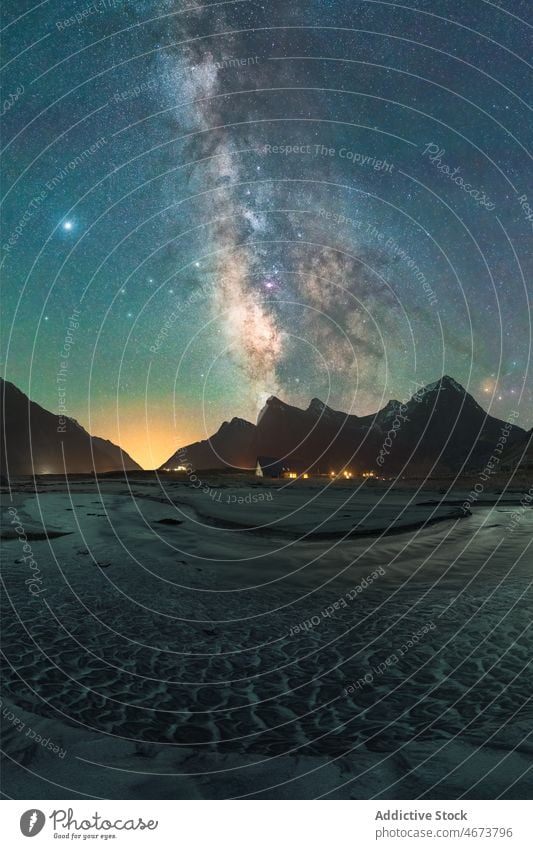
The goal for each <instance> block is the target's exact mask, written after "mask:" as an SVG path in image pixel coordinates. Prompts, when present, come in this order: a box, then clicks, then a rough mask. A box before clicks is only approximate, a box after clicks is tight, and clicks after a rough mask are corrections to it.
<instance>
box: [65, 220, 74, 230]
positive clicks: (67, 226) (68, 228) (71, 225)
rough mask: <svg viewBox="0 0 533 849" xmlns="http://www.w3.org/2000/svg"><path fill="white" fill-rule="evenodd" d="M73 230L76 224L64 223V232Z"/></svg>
mask: <svg viewBox="0 0 533 849" xmlns="http://www.w3.org/2000/svg"><path fill="white" fill-rule="evenodd" d="M73 229H74V224H73V222H72V221H63V230H67V231H69V230H73Z"/></svg>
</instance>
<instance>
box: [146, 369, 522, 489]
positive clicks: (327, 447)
mask: <svg viewBox="0 0 533 849" xmlns="http://www.w3.org/2000/svg"><path fill="white" fill-rule="evenodd" d="M508 430H509V432H508V433H506V434H505V436H504V437H503V438H504V448H505V451H504V452H503V453H502V456H509V457H511V456H512V451H513V450H515V449H516V450H518V448H519V446H520V445H521V444H524V440H525V439H526V436H527V434H526V432H525V431H524V430H523V429H522V428H520V427H518V426H517V425H515V424H513V425H512V427H511V428H510V429H508ZM504 431H506V423H505V422H503V421H501V420H499V419H497V418H494V417H493V416H491V415H489V414H488V413H487V412H486V411H485V410H483V408H482V407H481V406H480V405H479V404H478V403H477V401H476V400H475V399H474V398H473V397H472V396H471V395H470V394H469V393H468V392H466V390H465V389H464V388H463V387H462V386H461V385H460V384H459V383H458V382H457V381H456V380H454V379H453V378H452V377H449V376H448V375H444V376H443V377H442V378H440V379H439V380H437V381H435V382H434V383H430V384H428V385H427V386H425V387H421V388H420V389H419V390H418V391H417V392H416V393H415V394H414V395H413V397H412V398H410V400H409V401H408V402H407V403H406V404H403V405H402V404H401V403H400V402H399V401H397V400H390V401H389V402H388V403H387V404H386V405H385V406H384V407H383V408H382V409H381V410H378V412H377V413H374V414H372V415H365V416H357V415H354V414H353V413H350V414H348V413H343V412H341V411H339V410H333V409H332V408H331V407H328V406H327V405H326V404H324V403H323V402H322V401H321V400H320V399H318V398H313V400H312V401H311V403H310V404H309V406H308V407H307V409H305V410H302V409H300V408H299V407H294V406H292V405H290V404H287V403H286V402H285V401H282V400H280V399H279V398H276V397H275V396H271V397H270V398H269V399H268V401H267V402H266V405H265V407H264V408H263V410H262V411H261V413H260V415H259V418H258V422H257V424H256V425H254V424H252V423H251V422H247V421H244V420H243V419H237V418H234V419H232V420H231V421H230V422H224V424H223V425H222V426H221V428H220V429H219V430H218V431H217V432H216V433H215V434H214V435H213V436H212V437H210V438H209V439H206V440H203V441H201V442H196V443H194V444H192V445H187V446H184V447H183V448H181V449H179V450H178V451H177V452H175V453H174V454H173V455H172V456H171V457H169V459H168V460H167V461H166V462H165V463H163V464H162V467H161V468H164V469H169V468H176V467H177V466H179V465H183V464H184V463H185V462H188V463H190V465H191V467H192V468H194V469H198V470H200V469H223V468H227V467H233V468H240V469H254V468H255V465H256V459H257V457H258V456H262V455H264V456H269V457H276V458H279V459H283V460H285V461H286V465H288V466H290V465H291V462H292V463H293V464H297V465H298V467H299V468H305V469H308V470H309V471H310V472H322V473H328V472H329V471H331V470H333V471H337V470H340V469H344V468H348V467H349V468H350V469H351V470H352V471H354V472H355V473H357V472H361V471H363V470H364V471H374V472H380V473H381V474H382V475H384V476H387V475H388V474H394V475H397V474H405V475H406V476H409V475H418V474H428V473H430V472H438V473H456V472H458V471H461V470H464V471H471V470H474V469H476V468H482V467H483V464H484V463H485V462H486V461H487V460H488V458H489V457H490V456H491V454H492V453H493V452H494V450H495V449H496V448H497V446H498V444H499V443H500V444H501V442H500V441H501V439H502V435H503V434H504Z"/></svg>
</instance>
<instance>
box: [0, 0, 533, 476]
mask: <svg viewBox="0 0 533 849" xmlns="http://www.w3.org/2000/svg"><path fill="white" fill-rule="evenodd" d="M3 5H4V12H3V20H2V26H3V33H2V35H3V44H4V49H3V62H4V66H3V71H2V74H3V78H2V106H1V121H2V125H3V132H2V148H3V155H2V161H3V175H4V177H3V186H2V197H3V200H2V238H1V244H0V256H1V264H2V300H3V330H4V332H3V334H2V368H3V374H4V375H5V377H6V378H7V379H9V380H12V381H13V382H14V383H15V384H16V385H17V386H19V387H20V388H21V389H22V390H23V391H25V392H26V393H28V394H29V395H30V397H31V398H32V399H33V400H35V401H37V402H39V403H40V404H42V405H43V406H45V407H46V408H48V409H50V410H51V411H53V412H57V409H58V386H59V384H58V379H57V376H58V374H59V373H62V374H63V376H65V381H64V382H63V384H62V386H63V388H64V389H65V390H66V407H67V410H68V414H69V415H71V416H73V417H74V418H76V419H77V420H78V421H79V422H80V423H81V424H83V426H84V427H86V428H87V429H88V430H89V431H90V432H91V433H93V434H95V435H98V436H104V437H107V438H109V439H112V440H113V441H115V442H118V443H120V444H121V446H122V447H123V448H125V449H126V450H127V451H128V452H129V453H130V454H131V455H132V456H133V457H134V458H135V459H136V460H137V461H138V462H140V463H141V464H142V465H143V466H145V467H147V468H151V467H154V466H156V465H159V464H160V463H162V462H163V461H164V460H166V459H167V457H168V456H169V455H170V454H171V453H172V452H173V451H175V450H176V449H177V448H178V447H179V446H180V445H184V444H187V443H188V442H190V441H193V440H195V439H200V438H204V437H206V436H207V435H209V434H211V433H213V432H214V431H215V430H216V429H217V428H218V427H219V425H220V424H221V422H222V421H224V420H227V419H229V418H231V417H233V416H235V415H237V416H240V417H243V418H247V419H249V420H252V421H254V420H255V419H256V417H257V414H258V412H259V411H260V409H261V408H262V406H263V405H264V402H265V400H266V398H267V397H268V396H269V395H271V394H275V395H278V396H279V397H281V398H282V399H283V400H285V401H287V402H289V403H294V404H296V405H298V406H307V404H308V403H309V401H310V399H311V398H313V397H319V398H321V399H322V400H323V401H325V402H327V403H328V404H329V405H330V406H332V407H334V408H337V409H342V410H346V411H350V412H352V413H358V414H361V415H364V414H367V413H370V412H373V411H375V410H377V409H378V408H379V407H381V406H383V405H384V404H385V403H386V402H387V400H388V399H389V398H398V399H400V400H401V399H405V398H408V397H409V396H410V395H411V394H413V393H414V392H415V391H416V389H417V388H418V387H419V386H420V385H421V384H425V383H428V382H430V381H433V380H436V379H437V378H438V377H439V376H440V375H442V374H444V373H446V374H450V375H452V376H453V377H454V378H455V379H456V380H458V381H459V382H460V383H462V384H463V386H465V388H466V389H467V390H468V391H469V392H471V393H472V394H473V395H474V397H475V398H476V399H477V400H478V401H479V402H480V403H481V404H482V405H483V406H484V408H485V409H487V410H489V411H490V412H491V413H492V414H493V415H495V416H497V417H498V418H502V419H505V418H506V417H507V416H508V415H509V414H510V413H511V411H514V410H518V411H519V418H518V420H517V421H518V423H519V424H520V425H522V427H531V426H532V425H533V390H532V387H533V382H532V380H531V364H530V351H531V230H532V223H533V185H532V182H531V162H530V154H529V153H528V150H530V149H531V127H532V122H531V112H530V106H529V105H528V103H527V100H528V95H529V92H530V91H531V90H532V80H531V65H530V64H528V59H530V58H531V49H530V44H531V41H530V39H531V24H532V23H533V15H532V14H531V11H532V10H531V5H530V3H529V2H527V0H523V2H522V0H503V2H485V0H472V1H471V2H468V3H465V2H464V0H409V2H408V3H403V4H399V3H394V2H381V0H307V2H301V0H295V2H290V3H288V2H286V0H283V2H280V0H264V2H254V0H230V2H216V3H206V4H205V5H200V4H199V3H198V4H197V5H196V6H194V7H193V6H192V4H190V3H187V2H185V0H157V2H143V1H142V0H141V1H140V2H135V0H132V1H131V2H129V1H128V0H95V2H94V3H91V2H86V0H77V2H66V0H44V2H40V3H36V4H34V3H33V2H28V0H6V2H5V3H4V4H3ZM61 369H63V372H61ZM63 398H65V396H63Z"/></svg>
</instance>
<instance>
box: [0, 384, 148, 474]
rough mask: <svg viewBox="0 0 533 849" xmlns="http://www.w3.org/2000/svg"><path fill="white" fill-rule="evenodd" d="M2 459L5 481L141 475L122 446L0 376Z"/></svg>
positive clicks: (0, 458) (0, 441)
mask: <svg viewBox="0 0 533 849" xmlns="http://www.w3.org/2000/svg"><path fill="white" fill-rule="evenodd" d="M0 419H1V433H0V460H1V463H2V469H3V471H2V474H4V475H5V476H6V477H7V476H8V475H10V476H18V475H32V474H36V475H38V474H64V473H65V471H66V473H67V474H83V473H88V472H92V471H93V470H94V471H96V472H100V473H101V472H113V471H123V470H125V471H142V469H141V466H139V464H138V463H136V462H135V460H133V459H132V457H130V456H129V454H128V453H127V452H126V451H124V449H123V448H121V447H120V446H119V445H115V443H114V442H111V440H109V439H105V438H103V437H100V436H92V435H91V434H90V433H89V432H88V431H86V430H85V428H84V427H83V426H82V425H81V424H80V423H79V422H78V421H77V420H76V419H74V418H71V417H67V416H58V415H55V414H54V413H51V412H50V411H49V410H47V409H46V408H45V407H43V406H41V404H38V403H37V402H36V401H32V400H31V399H30V398H29V397H28V396H27V395H26V394H25V393H24V392H22V390H21V389H19V388H18V386H15V384H14V383H11V382H10V381H8V380H4V378H0Z"/></svg>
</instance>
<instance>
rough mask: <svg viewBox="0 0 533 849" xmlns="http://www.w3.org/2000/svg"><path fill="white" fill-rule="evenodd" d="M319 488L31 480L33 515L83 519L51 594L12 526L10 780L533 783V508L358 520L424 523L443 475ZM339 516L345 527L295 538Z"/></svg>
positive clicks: (175, 793)
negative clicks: (34, 590) (69, 484)
mask: <svg viewBox="0 0 533 849" xmlns="http://www.w3.org/2000/svg"><path fill="white" fill-rule="evenodd" d="M310 494H311V497H313V491H312V490H311V488H309V489H306V490H302V492H301V493H294V492H289V493H288V494H284V493H281V494H279V495H278V497H277V500H276V501H275V502H274V501H273V503H275V504H276V508H275V510H271V512H270V513H269V512H268V509H267V506H268V505H266V504H262V505H260V507H257V506H254V507H253V508H250V506H249V505H247V506H246V507H245V506H243V507H242V508H241V509H239V510H238V511H235V510H234V508H233V507H231V510H232V512H231V513H228V509H227V508H224V507H221V506H220V502H218V503H216V502H215V501H214V500H213V499H210V498H206V497H205V496H204V495H202V494H201V493H197V494H194V493H192V492H191V491H190V488H189V489H188V490H184V489H183V488H182V487H181V488H176V489H175V490H174V491H171V492H169V493H167V494H166V495H165V496H164V497H161V493H160V492H159V491H158V490H157V489H156V488H154V487H152V486H148V485H147V486H144V487H143V486H142V484H138V485H136V487H135V493H134V497H133V498H132V496H131V493H129V492H128V491H127V489H126V488H125V486H124V484H119V483H113V484H109V485H107V486H106V487H105V488H103V489H102V491H101V492H98V491H97V490H96V489H95V487H94V485H89V484H87V483H85V484H84V485H81V484H77V485H76V486H74V487H73V488H72V491H71V492H70V493H65V492H64V491H59V490H58V487H57V486H56V487H50V488H48V489H47V490H46V491H45V492H42V493H40V494H39V495H38V496H36V495H35V494H32V493H22V492H19V493H16V494H15V497H14V504H15V507H16V509H17V511H18V516H19V519H20V520H21V522H22V524H23V526H24V528H25V529H26V532H31V531H32V529H33V530H37V531H39V530H40V531H41V532H42V530H43V526H44V527H45V528H46V529H47V530H54V531H61V532H62V533H64V534H65V535H64V536H61V537H56V538H54V539H50V540H46V539H45V540H39V539H34V540H32V541H31V547H32V553H33V555H34V557H35V561H36V563H37V564H38V568H39V574H40V578H41V583H40V584H39V588H40V590H41V592H39V594H37V595H35V596H32V594H31V592H29V591H28V585H27V583H25V581H27V579H28V575H29V574H31V572H30V569H29V567H28V565H27V562H24V561H23V560H22V553H23V552H22V547H21V543H20V541H19V540H18V539H11V540H7V541H6V542H5V543H4V552H5V566H4V580H5V586H6V597H5V610H4V617H3V619H4V627H3V649H4V653H5V657H6V663H5V670H4V682H5V683H4V699H3V708H2V710H3V712H4V713H5V716H4V717H3V723H2V724H3V731H4V738H5V745H6V749H7V754H8V760H7V761H6V763H5V767H4V768H5V770H6V773H5V775H6V778H5V779H4V780H5V781H6V783H9V785H10V787H11V795H13V796H14V797H16V798H54V797H58V798H64V797H65V795H67V796H69V797H70V796H80V797H83V796H96V797H105V798H128V797H137V796H138V797H140V798H142V797H144V798H146V797H153V798H159V797H162V798H172V797H177V798H179V797H183V798H188V797H208V798H226V797H234V796H252V797H268V796H271V797H275V798H279V797H281V798H311V797H316V796H321V795H327V796H328V797H329V798H372V797H380V798H419V797H427V798H431V797H434V798H459V797H464V798H494V797H496V796H499V795H502V796H503V797H507V798H528V797H529V796H530V795H531V791H532V789H533V772H532V771H531V765H532V760H531V755H532V745H531V742H530V739H531V738H530V737H529V736H528V735H529V734H530V732H531V730H532V728H533V726H532V717H533V709H532V707H531V702H530V698H531V676H530V674H529V673H528V662H529V661H530V658H531V636H530V632H529V627H530V624H531V610H532V596H531V578H532V572H533V569H532V565H533V557H532V556H531V547H530V546H531V539H532V536H533V533H532V532H533V515H532V512H531V510H523V511H522V512H521V514H520V521H519V523H518V525H517V527H516V528H514V530H511V529H510V527H509V522H510V515H511V514H510V513H509V512H508V511H509V510H512V509H513V508H512V507H511V506H510V501H512V500H513V499H507V501H506V500H505V499H504V500H502V502H501V503H500V504H499V505H498V506H483V505H482V504H480V505H477V506H476V507H475V508H474V510H473V515H472V516H470V517H466V518H462V519H458V518H455V517H454V516H455V513H456V511H455V510H453V511H450V514H449V516H450V518H447V519H446V521H443V522H442V523H439V524H436V525H431V526H427V527H424V528H420V529H417V530H414V531H409V532H404V533H399V534H394V535H392V536H379V535H378V536H372V537H367V536H364V535H363V536H361V537H357V538H354V537H353V536H352V537H351V538H347V539H344V537H346V535H347V533H348V532H349V531H350V529H353V528H354V527H355V526H357V527H358V528H359V529H361V530H363V531H364V530H365V528H366V529H367V530H368V529H372V530H373V531H375V530H376V529H379V528H381V529H382V530H386V529H387V528H390V525H391V522H398V521H403V522H404V523H406V524H411V523H412V522H413V521H416V522H420V521H422V520H424V519H426V520H427V519H428V518H430V517H431V516H432V515H433V512H432V511H434V509H435V508H434V507H425V508H421V507H420V502H422V501H424V500H431V498H432V497H434V493H417V494H416V496H415V497H414V498H413V494H412V493H409V494H406V493H400V494H398V493H395V494H394V495H393V496H388V497H383V496H382V495H381V494H380V493H368V492H365V493H359V494H357V495H356V496H355V497H354V496H353V494H352V495H351V496H350V498H349V500H348V501H347V502H346V492H342V493H339V492H335V493H331V494H330V495H329V496H328V498H327V499H326V500H324V498H322V500H321V501H320V502H319V503H318V504H317V503H316V502H315V501H313V502H312V503H311V504H309V497H310ZM348 494H349V493H348ZM167 495H168V497H167ZM302 499H303V500H304V503H305V505H306V506H305V509H304V510H300V509H299V507H300V506H301V504H300V503H299V502H301V501H302ZM515 500H516V496H515ZM345 502H346V503H345ZM440 509H441V512H442V511H445V510H446V509H449V508H445V507H442V508H440ZM224 511H225V512H224ZM276 511H277V512H276ZM291 511H294V518H292V517H289V518H287V517H288V514H289V513H291ZM333 513H334V514H335V515H334V516H333ZM400 515H401V516H402V518H401V520H399V519H398V517H399V516H400ZM443 515H445V514H444V513H443ZM280 516H283V517H284V518H283V521H282V525H283V527H282V528H281V529H280V527H279V523H280ZM326 516H327V517H328V522H329V527H330V529H331V528H334V529H335V532H336V536H335V538H334V539H327V540H324V539H321V540H319V539H312V540H310V539H309V538H308V537H306V538H304V539H298V537H300V536H301V535H302V533H303V534H304V535H305V534H306V533H307V532H308V531H309V530H313V529H316V527H317V522H318V523H320V522H322V521H323V519H324V517H326ZM369 517H371V518H369ZM168 518H173V519H175V522H174V523H161V519H168ZM222 520H223V521H222ZM229 520H231V522H233V523H234V524H238V525H239V526H241V527H246V526H248V527H257V526H258V525H260V526H262V532H261V533H260V534H258V533H249V532H246V531H244V532H243V531H242V530H236V529H235V528H234V529H231V528H228V527H224V526H223V525H224V523H226V524H228V522H229ZM265 520H266V521H265ZM177 522H180V524H177ZM306 523H307V524H306ZM265 524H266V525H268V528H266V529H265V527H264V526H265ZM293 532H294V534H295V535H296V539H295V538H293V536H291V534H293ZM6 711H8V712H9V711H10V712H11V713H9V716H11V715H12V716H13V717H17V718H18V719H19V722H20V723H24V724H25V727H24V728H23V729H22V730H19V728H18V726H17V722H16V720H15V719H9V718H7V717H8V713H6ZM28 728H31V729H33V731H34V732H35V733H37V731H38V732H39V733H40V734H41V737H43V738H44V739H45V740H46V739H49V740H51V741H52V742H53V744H54V745H57V746H59V747H60V748H61V749H62V750H63V751H65V752H66V754H65V755H64V756H63V757H59V756H58V755H57V754H54V752H53V751H50V750H49V749H48V748H46V746H45V745H43V744H42V743H39V742H35V733H32V734H30V735H28V734H27V729H28ZM41 732H42V733H41ZM66 791H68V792H66Z"/></svg>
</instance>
